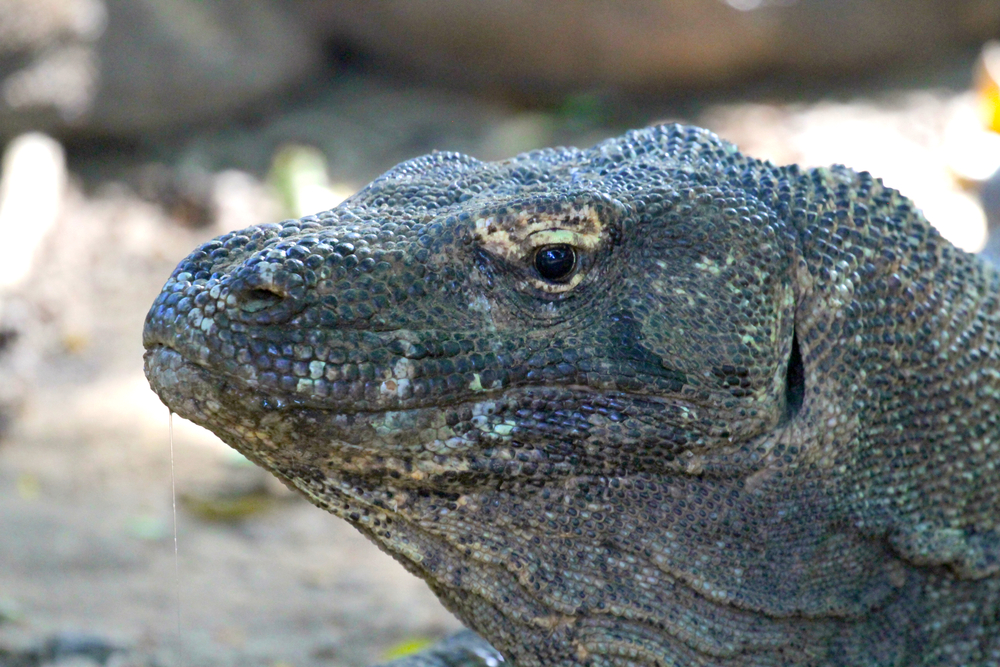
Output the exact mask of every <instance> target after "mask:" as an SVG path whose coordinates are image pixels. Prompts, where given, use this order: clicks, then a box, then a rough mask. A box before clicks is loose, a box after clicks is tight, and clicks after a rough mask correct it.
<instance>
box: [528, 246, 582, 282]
mask: <svg viewBox="0 0 1000 667" xmlns="http://www.w3.org/2000/svg"><path fill="white" fill-rule="evenodd" d="M574 268H576V251H575V250H573V247H572V246H570V245H567V244H565V243H559V244H557V245H547V246H542V247H541V248H539V249H538V250H537V251H536V252H535V270H536V271H538V275H540V276H541V277H542V278H544V279H545V280H548V281H549V282H553V283H558V282H562V281H564V280H566V279H567V278H569V277H570V275H572V273H573V269H574Z"/></svg>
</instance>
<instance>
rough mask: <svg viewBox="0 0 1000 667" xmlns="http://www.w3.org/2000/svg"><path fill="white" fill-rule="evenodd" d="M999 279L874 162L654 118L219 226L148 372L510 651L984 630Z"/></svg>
mask: <svg viewBox="0 0 1000 667" xmlns="http://www.w3.org/2000/svg"><path fill="white" fill-rule="evenodd" d="M997 288H998V281H997V277H996V276H995V274H993V273H992V272H990V271H988V270H987V269H985V268H983V267H982V266H981V265H980V264H979V263H978V262H977V260H975V259H973V258H971V257H970V256H968V255H965V254H964V253H962V252H960V251H958V250H956V249H954V248H953V247H952V246H950V244H948V243H947V242H946V241H944V240H942V239H941V238H940V237H939V236H938V235H937V233H936V232H935V231H934V230H933V228H932V227H930V226H929V225H928V224H927V223H926V221H924V220H923V218H922V216H921V215H920V214H919V213H918V212H916V211H915V209H913V208H912V207H911V205H910V204H909V203H908V202H907V200H906V199H904V198H903V197H901V196H900V195H899V194H898V193H896V192H895V191H893V190H891V189H888V188H885V187H883V186H882V184H881V182H880V181H878V180H876V179H874V178H872V177H871V176H870V175H868V174H866V173H862V174H856V173H854V172H851V171H849V170H847V169H845V168H842V167H838V168H831V169H820V170H804V169H800V168H798V167H796V166H790V167H780V168H779V167H776V166H774V165H772V164H770V163H767V162H761V161H758V160H754V159H752V158H748V157H745V156H743V155H741V154H740V153H739V152H738V151H737V150H736V149H735V147H733V146H732V145H730V144H728V143H726V142H723V141H721V140H719V139H718V138H717V137H715V136H714V135H712V134H711V133H709V132H707V131H705V130H700V129H697V128H690V127H681V126H676V125H674V126H661V127H654V128H650V129H646V130H640V131H635V132H630V133H628V134H626V135H625V136H624V137H621V138H617V139H611V140H608V141H605V142H603V143H600V144H598V145H596V146H594V147H593V148H590V149H588V150H577V149H548V150H541V151H535V152H532V153H527V154H524V155H520V156H518V157H515V158H512V159H510V160H506V161H502V162H495V163H483V162H480V161H478V160H476V159H473V158H470V157H467V156H463V155H458V154H453V153H434V154H432V155H428V156H425V157H421V158H417V159H415V160H411V161H409V162H405V163H403V164H401V165H399V166H397V167H396V168H394V169H392V170H391V171H389V172H388V173H386V174H385V175H383V176H381V177H379V178H378V179H377V180H375V181H374V182H373V183H372V184H371V185H369V186H368V187H366V188H365V189H364V190H362V191H361V192H359V193H358V194H356V195H354V196H353V197H351V198H350V199H348V200H347V201H345V202H344V203H343V204H341V205H340V206H338V207H337V208H335V209H333V210H330V211H326V212H324V213H320V214H318V215H314V216H307V217H305V218H302V219H300V220H288V221H285V222H283V223H280V224H271V225H262V226H259V227H252V228H249V229H245V230H243V231H238V232H232V233H229V234H226V235H225V236H222V237H219V238H217V239H215V240H213V241H210V242H209V243H206V244H205V245H203V246H201V247H200V248H198V249H197V250H195V251H194V252H193V253H192V254H191V255H190V256H188V257H187V258H186V259H184V260H183V261H182V262H181V263H180V265H179V266H178V267H177V269H176V270H175V271H174V273H173V274H172V275H171V277H170V279H169V280H168V281H167V284H166V286H165V287H164V289H163V292H162V293H161V294H160V296H159V297H158V298H157V299H156V302H155V303H154V304H153V307H152V309H151V310H150V312H149V315H148V316H147V319H146V326H145V331H144V342H145V346H146V349H147V352H146V373H147V376H148V377H149V380H150V383H151V384H152V386H153V388H154V389H155V390H156V392H157V393H158V394H159V396H160V398H161V399H162V400H163V401H164V403H166V404H167V405H168V406H169V407H170V409H171V410H173V411H174V412H176V413H178V414H179V415H181V416H183V417H185V418H188V419H191V420H192V421H194V422H196V423H198V424H201V425H203V426H205V427H206V428H208V429H210V430H212V431H213V432H215V433H216V434H217V435H218V436H219V437H221V438H222V439H223V440H224V441H225V442H227V443H229V444H230V445H232V446H233V447H235V448H236V449H238V450H239V451H241V452H242V453H244V454H245V455H246V456H247V457H248V458H250V459H251V460H253V461H255V462H256V463H258V464H259V465H261V466H263V467H265V468H267V469H268V470H270V471H272V472H273V473H275V474H276V475H278V476H279V477H280V478H282V479H283V480H284V481H285V482H287V483H288V484H289V485H291V486H293V487H294V488H296V489H297V490H299V491H300V492H302V493H303V494H304V495H306V496H307V497H308V498H309V499H310V500H311V501H312V502H313V503H315V504H317V505H319V506H320V507H323V508H325V509H327V510H329V511H330V512H332V513H334V514H336V515H338V516H340V517H342V518H344V519H345V520H347V521H349V522H350V523H351V524H352V525H354V526H355V527H356V528H357V529H359V530H360V531H361V532H363V533H364V534H365V535H366V536H368V537H369V538H370V539H371V540H373V541H374V542H375V543H376V544H377V545H378V546H379V547H381V548H382V549H384V550H385V551H387V552H388V553H390V554H392V555H393V556H394V557H395V558H397V559H398V560H399V561H400V562H402V563H403V564H404V565H405V566H406V567H407V568H408V569H409V570H410V571H412V572H414V573H415V574H417V575H418V576H420V577H422V578H423V579H425V580H426V581H427V582H428V584H429V585H430V586H431V588H432V589H433V590H434V591H435V593H436V594H437V595H438V596H439V597H440V598H441V599H442V601H443V602H444V603H445V604H446V605H447V606H448V607H449V608H450V609H452V610H453V611H454V612H455V613H456V614H457V615H458V616H459V617H460V618H461V619H462V620H463V621H464V622H466V623H467V624H468V625H469V626H470V627H472V628H473V629H475V630H477V631H478V632H479V633H481V634H482V635H483V636H484V637H486V638H487V639H488V640H489V641H490V642H492V643H493V644H494V645H495V646H496V647H497V648H498V649H500V650H501V651H502V652H503V653H504V654H505V656H506V657H507V658H508V659H511V660H513V662H515V663H516V664H517V665H520V666H522V667H528V666H532V665H545V666H551V665H567V666H569V665H751V664H752V665H772V664H789V665H806V664H808V665H827V664H830V665H833V664H838V665H840V664H845V665H846V664H850V665H869V664H870V665H876V664H877V665H883V664H884V665H897V664H900V665H901V664H918V663H920V661H921V660H924V659H927V660H930V659H931V658H932V657H933V658H934V659H937V660H940V662H935V663H934V664H955V665H958V664H986V662H987V658H988V656H989V655H1000V639H996V638H997V636H1000V625H998V623H1000V622H998V620H997V617H998V607H1000V604H998V599H1000V578H998V575H997V571H998V562H1000V547H998V545H1000V539H998V533H997V531H996V526H997V523H998V516H1000V503H998V500H997V498H998V493H1000V490H998V488H1000V475H998V473H997V472H996V468H995V465H996V463H997V461H998V459H1000V456H998V442H1000V429H998V426H997V414H998V411H997V396H998V394H1000V381H998V377H1000V373H998V370H997V368H998V362H997V335H998V334H997V331H998V328H997V315H996V313H997V304H996V299H997ZM991 637H992V638H993V639H991ZM990 651H993V653H992V654H990V653H989V652H990ZM928 664H929V663H928Z"/></svg>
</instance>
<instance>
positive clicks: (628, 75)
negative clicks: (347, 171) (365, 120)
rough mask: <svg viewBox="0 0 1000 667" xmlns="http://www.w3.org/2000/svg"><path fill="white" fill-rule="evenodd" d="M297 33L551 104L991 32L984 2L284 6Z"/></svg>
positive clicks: (856, 65)
mask: <svg viewBox="0 0 1000 667" xmlns="http://www.w3.org/2000/svg"><path fill="white" fill-rule="evenodd" d="M293 6H295V7H297V8H298V10H299V11H300V12H302V14H303V16H305V17H306V19H307V22H308V23H309V25H311V26H314V27H316V28H318V29H320V30H323V31H325V32H327V33H328V34H329V35H330V36H331V38H332V39H333V40H334V41H336V42H339V43H340V44H341V45H343V47H344V50H345V51H350V50H351V48H352V47H353V48H354V49H356V50H357V51H359V52H360V53H361V54H366V55H371V56H373V57H374V58H375V59H377V60H381V61H383V62H385V63H388V64H389V65H390V66H393V67H396V68H398V69H399V70H401V71H405V72H407V73H408V74H412V75H415V76H419V77H421V78H425V79H427V78H430V79H435V80H438V81H444V82H448V83H456V82H457V83H461V84H465V85H467V86H468V85H471V86H476V87H482V86H486V87H492V88H500V89H506V90H512V91H516V92H521V93H529V94H541V95H548V96H551V95H553V94H559V93H564V92H566V91H567V90H574V89H580V88H592V87H598V88H600V87H615V88H632V89H637V88H638V89H648V88H653V89H657V88H659V89H662V88H665V87H668V86H673V85H677V84H686V85H687V84H695V85H705V84H715V83H720V82H732V81H738V80H740V79H743V78H745V77H746V76H747V75H748V74H754V73H761V72H765V71H769V70H783V71H793V72H799V73H816V72H826V73H838V72H844V71H862V70H864V69H866V68H867V69H870V66H871V64H872V63H873V62H879V63H883V62H885V61H887V60H893V59H895V60H923V61H928V60H929V59H931V58H933V57H934V56H935V55H937V54H939V53H940V52H941V51H942V50H943V49H946V48H948V47H952V46H955V45H959V44H967V43H974V42H977V41H980V40H982V39H986V38H988V37H990V36H992V35H995V34H996V32H997V29H998V27H1000V5H998V3H996V2H992V1H991V0H799V1H796V0H725V1H721V0H711V1H709V0H703V1H701V2H690V1H688V0H633V1H631V2H623V3H610V2H605V1H604V0H541V1H536V0H480V1H477V2H467V1H466V0H428V1H426V2H420V3H406V2H398V3H383V4H381V5H379V11H377V12H376V11H371V9H370V7H369V6H368V5H367V4H366V3H357V2H352V1H351V0H294V2H293Z"/></svg>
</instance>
